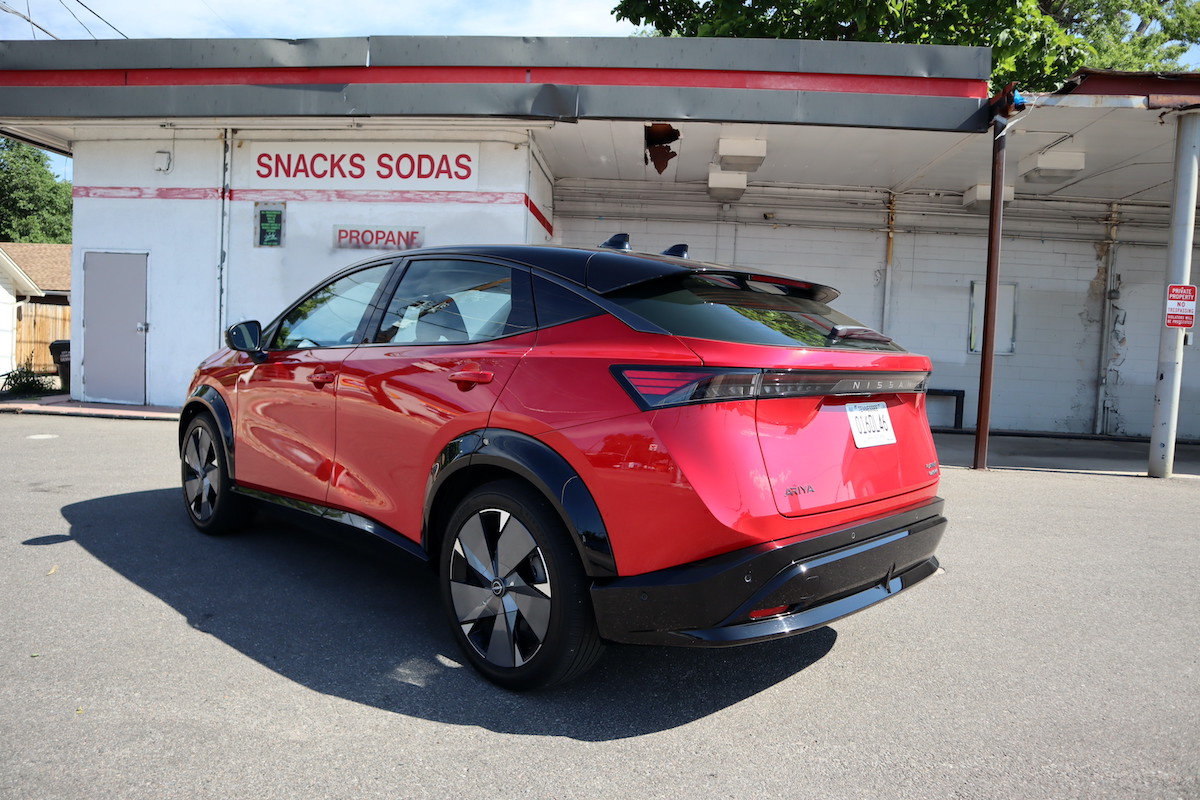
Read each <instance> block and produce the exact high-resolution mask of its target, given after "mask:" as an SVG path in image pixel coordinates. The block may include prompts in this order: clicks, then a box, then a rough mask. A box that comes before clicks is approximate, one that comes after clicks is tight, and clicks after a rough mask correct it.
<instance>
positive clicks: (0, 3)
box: [0, 0, 129, 39]
mask: <svg viewBox="0 0 1200 800" xmlns="http://www.w3.org/2000/svg"><path fill="white" fill-rule="evenodd" d="M0 11H7V12H8V13H9V14H15V15H17V16H18V17H20V18H21V19H23V20H25V21H26V22H28V23H29V24H30V25H32V26H33V27H35V28H37V29H38V30H39V31H41V32H42V33H44V34H46V35H47V36H49V37H50V38H51V39H57V38H58V37H57V36H55V35H54V34H53V33H51V32H50V31H48V30H46V29H45V28H43V27H42V26H41V25H38V24H37V23H36V22H34V21H33V20H32V19H30V18H29V17H28V16H26V15H25V14H22V13H21V12H20V11H17V10H16V9H15V8H13V7H12V6H10V5H9V4H8V3H5V2H4V0H0ZM114 30H116V29H115V28H114ZM118 33H120V31H118ZM121 35H122V36H125V34H123V33H122V34H121ZM125 38H127V39H128V38H129V37H128V36H126V37H125Z"/></svg>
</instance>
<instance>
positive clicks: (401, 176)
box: [250, 142, 479, 191]
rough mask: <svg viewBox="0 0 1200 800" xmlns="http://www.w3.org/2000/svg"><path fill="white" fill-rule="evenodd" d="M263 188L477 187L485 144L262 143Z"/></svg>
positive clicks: (258, 153) (258, 151)
mask: <svg viewBox="0 0 1200 800" xmlns="http://www.w3.org/2000/svg"><path fill="white" fill-rule="evenodd" d="M252 155H253V158H254V168H253V172H252V177H251V179H250V183H251V185H252V186H254V187H258V188H266V187H273V188H282V189H391V190H405V189H417V190H442V191H471V190H474V189H475V187H476V186H477V185H478V183H479V177H478V176H479V146H478V145H477V144H471V143H467V144H461V143H457V142H405V143H390V142H278V143H272V142H256V143H254V146H253V150H252Z"/></svg>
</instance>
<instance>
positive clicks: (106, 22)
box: [75, 0, 129, 39]
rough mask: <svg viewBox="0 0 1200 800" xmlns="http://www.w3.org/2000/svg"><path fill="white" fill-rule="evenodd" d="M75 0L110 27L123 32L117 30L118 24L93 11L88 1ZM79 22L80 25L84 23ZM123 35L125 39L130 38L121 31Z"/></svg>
mask: <svg viewBox="0 0 1200 800" xmlns="http://www.w3.org/2000/svg"><path fill="white" fill-rule="evenodd" d="M75 2H76V3H79V5H81V6H83V7H84V8H86V9H87V10H88V11H91V14H92V16H93V17H95V18H96V19H98V20H100V21H101V22H103V23H104V24H105V25H107V26H108V27H110V28H112V29H113V30H114V31H117V33H121V31H119V30H117V26H116V25H113V24H112V23H111V22H109V21H108V20H106V19H105V18H104V17H102V16H100V15H99V14H97V13H96V12H95V11H92V9H91V8H89V7H88V4H87V3H85V2H83V0H75ZM79 24H80V25H82V24H83V23H82V22H81V23H79ZM88 33H91V31H88ZM121 37H122V38H124V39H128V38H129V37H128V36H126V35H125V34H123V33H121ZM93 38H94V37H93Z"/></svg>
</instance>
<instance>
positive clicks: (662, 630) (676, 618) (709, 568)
mask: <svg viewBox="0 0 1200 800" xmlns="http://www.w3.org/2000/svg"><path fill="white" fill-rule="evenodd" d="M942 505H943V503H942V500H941V499H934V500H932V501H929V502H927V503H923V504H920V505H917V506H912V507H910V508H907V509H904V510H902V511H900V512H898V513H895V514H890V515H888V516H885V517H878V518H874V519H870V520H866V521H863V522H862V523H860V524H858V525H855V526H853V527H850V528H844V529H835V530H830V531H824V532H822V533H821V534H819V535H817V536H814V537H811V538H807V539H804V540H803V541H800V542H796V543H794V544H790V545H782V546H781V545H779V544H778V543H771V544H766V545H760V546H757V547H751V548H746V549H744V550H738V551H735V552H733V553H727V554H725V555H722V556H717V557H715V558H711V559H706V560H704V561H700V562H696V563H694V564H686V565H683V566H680V567H674V568H671V569H666V570H661V571H659V572H654V573H649V574H647V575H638V576H634V577H631V578H617V579H614V580H611V581H607V582H604V583H597V584H596V585H595V586H593V588H592V602H593V605H594V607H595V609H596V618H597V623H598V625H599V627H600V634H601V636H603V637H604V638H606V639H609V640H611V641H617V642H629V643H637V644H666V645H682V646H691V647H728V646H732V645H739V644H749V643H751V642H758V641H763V640H766V639H774V638H778V637H781V636H790V635H793V634H797V633H802V632H804V631H808V630H813V629H814V628H819V627H821V626H823V625H826V624H828V623H830V622H832V621H834V620H836V619H840V618H841V617H845V616H847V615H849V614H853V613H854V612H856V611H861V610H862V609H864V608H867V607H869V606H872V605H874V604H876V603H878V602H880V601H882V600H886V599H887V598H888V597H890V596H892V595H894V594H896V593H897V592H900V591H903V590H904V589H907V588H909V587H910V586H912V585H914V584H916V583H918V582H920V581H922V580H924V579H925V578H927V577H929V576H930V575H932V574H933V573H934V572H936V571H937V569H938V561H937V558H936V557H934V551H935V550H936V549H937V546H938V543H939V542H940V541H941V538H942V534H943V533H944V532H945V529H946V519H945V517H943V516H942V515H941V510H942ZM762 609H768V610H771V609H780V611H779V613H777V614H774V615H772V616H769V617H766V618H765V619H755V618H753V617H752V616H751V612H754V611H756V610H762Z"/></svg>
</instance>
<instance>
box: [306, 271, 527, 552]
mask: <svg viewBox="0 0 1200 800" xmlns="http://www.w3.org/2000/svg"><path fill="white" fill-rule="evenodd" d="M533 327H534V318H533V310H532V301H531V297H530V288H529V273H528V272H525V271H524V270H522V269H521V268H519V267H514V266H511V265H506V264H501V263H497V262H492V261H487V260H482V259H473V258H469V257H446V256H442V257H433V258H420V259H414V260H413V261H411V262H410V263H409V264H408V265H407V266H406V267H405V271H404V273H403V275H402V276H401V277H400V280H399V282H398V285H397V287H396V289H395V291H394V292H393V293H392V295H391V297H390V299H389V302H388V303H387V306H386V309H385V311H384V313H383V314H382V315H381V317H380V322H379V324H378V325H377V326H374V330H373V332H372V333H371V335H370V336H369V341H368V343H365V344H363V345H362V346H361V347H359V348H357V349H355V351H354V352H353V353H351V354H349V355H348V356H347V357H346V359H345V361H343V362H342V380H341V383H340V386H339V392H338V401H337V458H336V461H337V463H336V465H335V467H334V473H333V477H332V482H331V485H330V494H329V504H330V505H334V506H337V507H339V508H344V509H347V510H351V511H355V512H357V513H361V514H364V515H366V516H369V517H371V518H373V519H376V520H378V521H380V522H382V523H383V524H385V525H387V526H388V527H390V528H392V529H393V530H396V531H399V532H400V533H402V534H404V535H405V536H408V537H409V538H412V539H413V540H416V541H419V540H420V537H421V520H422V515H423V507H424V497H425V488H426V485H427V483H428V479H429V470H430V467H431V465H432V464H433V462H434V460H435V459H436V458H437V455H438V453H439V452H440V451H441V449H442V448H443V447H445V445H446V444H447V443H448V442H449V441H450V440H452V439H453V438H454V437H456V436H459V435H461V434H462V433H465V432H467V431H471V430H475V429H479V428H483V427H485V426H486V425H487V424H488V418H489V415H490V413H491V410H492V407H493V406H494V405H495V403H496V397H497V396H498V395H499V393H500V391H501V389H503V387H504V384H505V383H506V382H507V381H508V378H509V376H510V375H511V374H512V372H513V370H514V369H515V368H516V365H517V363H518V362H519V361H520V359H521V357H522V356H524V354H525V353H527V352H528V351H529V348H530V347H531V346H532V345H533V340H534V336H535V334H534V333H533Z"/></svg>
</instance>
